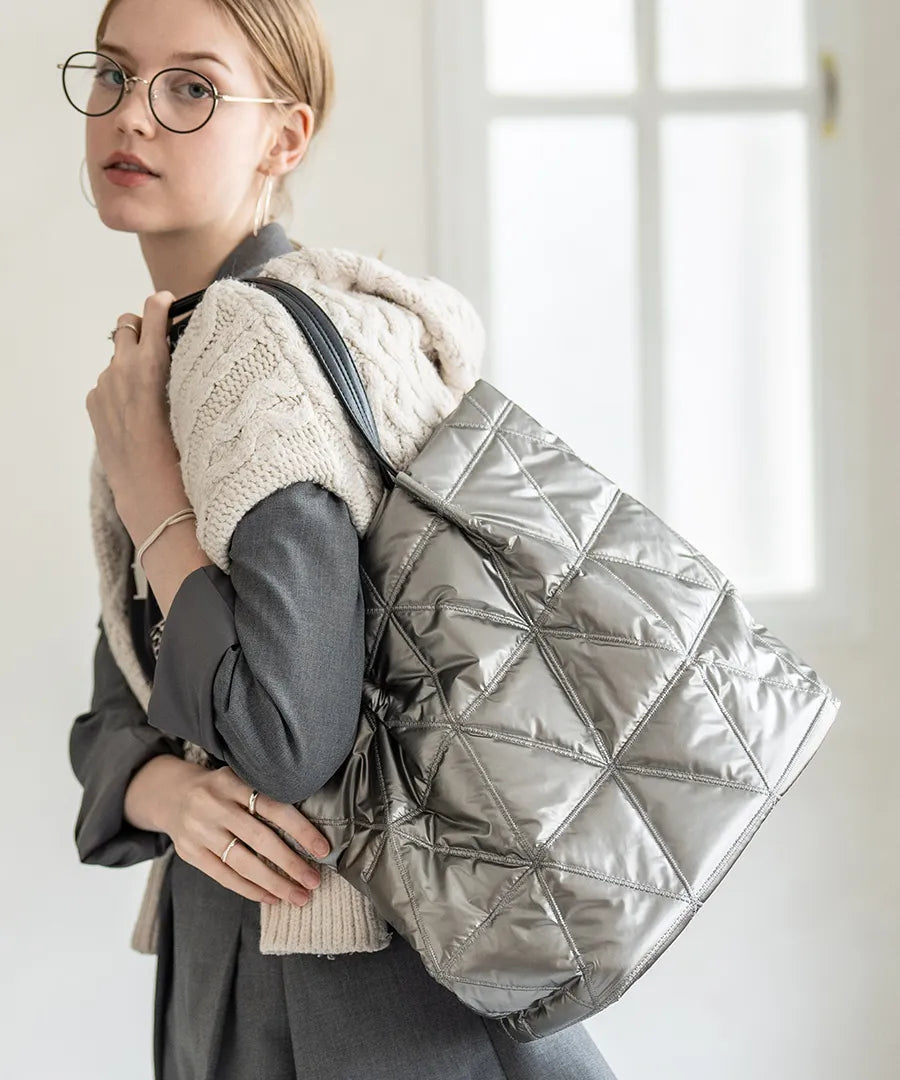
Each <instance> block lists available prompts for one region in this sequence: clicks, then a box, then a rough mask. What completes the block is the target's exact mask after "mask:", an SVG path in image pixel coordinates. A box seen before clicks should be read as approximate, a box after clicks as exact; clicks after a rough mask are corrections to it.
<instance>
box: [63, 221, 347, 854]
mask: <svg viewBox="0 0 900 1080" xmlns="http://www.w3.org/2000/svg"><path fill="white" fill-rule="evenodd" d="M290 249H291V246H290V241H289V240H288V238H287V237H286V235H285V234H284V231H283V229H282V227H281V225H280V224H278V223H277V222H273V223H271V224H270V225H267V226H266V227H265V228H264V229H262V230H261V231H260V234H259V236H258V237H253V236H249V237H247V238H246V239H245V240H243V241H242V242H241V244H239V245H238V246H237V247H236V248H235V250H234V251H233V252H232V253H231V254H230V255H229V257H228V259H226V261H225V262H224V263H223V264H222V267H220V269H219V272H218V273H217V275H216V278H219V277H221V276H224V275H225V273H228V275H229V276H248V275H251V274H253V273H255V272H256V270H257V269H258V268H259V265H261V263H262V262H264V261H266V260H267V259H268V258H271V257H272V256H273V255H275V254H279V253H281V251H283V250H290ZM260 256H262V257H260ZM229 554H230V557H231V560H232V565H231V574H230V575H229V574H226V573H224V571H222V570H220V569H219V567H217V566H215V565H212V564H211V565H207V566H202V567H199V568H198V569H196V570H194V571H192V572H191V573H190V574H188V575H187V577H186V578H185V579H184V581H183V582H182V584H181V585H180V587H179V589H178V592H177V593H176V595H175V597H174V600H173V601H172V605H171V607H170V610H169V613H168V616H167V618H166V623H165V632H164V633H163V636H162V642H161V644H160V650H159V657H158V660H157V662H156V666H155V671H154V672H153V693H152V695H151V698H150V704H149V708H148V711H147V715H146V716H145V715H144V710H143V709H142V708H141V706H140V704H139V703H138V701H137V699H136V698H135V696H134V694H133V693H132V691H131V688H130V687H129V686H128V684H127V682H126V681H125V678H124V676H123V675H122V673H121V671H120V670H119V668H118V665H117V664H116V662H115V660H114V659H113V656H112V653H111V651H110V648H109V643H108V641H107V639H106V635H105V632H104V630H103V625H102V623H101V622H98V628H99V631H100V634H99V638H98V640H97V644H96V647H95V651H94V684H93V691H92V696H91V703H90V709H89V710H87V711H86V712H83V713H81V714H79V715H78V716H77V717H76V718H75V720H74V723H73V724H72V727H71V731H70V736H69V760H70V762H71V765H72V769H73V771H74V773H75V775H76V777H77V778H78V781H79V783H80V784H81V785H82V788H83V797H82V801H81V806H80V808H79V812H78V817H77V820H76V823H75V844H76V847H77V850H78V855H79V859H80V861H81V862H84V863H100V864H102V865H105V866H130V865H132V864H134V863H137V862H140V861H142V860H146V859H152V858H154V857H156V856H157V855H161V854H162V853H163V852H164V850H165V849H166V847H167V846H168V844H169V838H168V837H167V836H166V835H165V834H163V833H156V832H151V831H148V830H144V829H136V828H134V827H133V826H131V825H130V824H128V822H126V821H125V820H124V817H123V803H124V798H125V791H126V789H127V787H128V784H129V783H130V781H131V779H132V777H133V776H134V774H135V773H136V772H137V771H138V769H140V768H141V766H142V765H144V764H145V763H146V762H147V761H148V760H149V759H150V758H152V757H154V756H156V755H157V754H176V755H178V756H183V747H182V745H181V743H180V741H179V740H180V739H181V738H184V739H190V740H191V741H192V742H195V743H198V744H199V745H200V746H202V747H203V748H204V749H205V750H207V751H208V752H209V753H210V754H212V755H213V756H214V757H215V758H217V759H219V761H220V762H221V763H223V764H227V765H230V766H231V768H232V769H233V770H234V771H235V772H236V773H237V774H238V775H239V776H240V777H241V778H242V779H244V780H245V781H246V782H247V783H248V784H249V785H250V786H252V787H255V788H258V789H259V790H260V791H261V792H263V793H264V794H267V795H270V796H272V797H273V798H275V799H278V800H280V801H282V802H290V803H299V802H301V801H302V800H303V799H305V798H306V797H307V796H309V795H311V794H312V793H313V792H315V791H318V790H319V788H321V787H322V785H323V784H325V783H326V782H327V781H328V780H329V779H330V777H331V776H332V775H333V774H334V773H335V772H336V771H337V769H338V768H339V767H340V765H341V764H342V763H343V761H344V760H345V758H346V757H347V754H348V753H349V752H350V749H351V747H352V745H353V740H354V737H355V734H356V729H357V725H358V721H359V708H360V701H361V697H362V675H363V666H364V662H365V650H364V633H365V623H364V619H365V615H364V600H363V593H362V585H361V582H360V575H359V538H358V536H357V533H356V530H355V528H354V526H353V523H352V521H351V519H350V515H349V511H348V509H347V506H346V504H345V503H344V502H343V501H342V500H341V499H340V498H339V497H338V496H337V495H335V494H333V493H332V492H330V491H328V490H327V489H325V488H323V487H321V486H320V485H318V484H315V483H313V482H311V481H300V482H298V483H294V484H290V485H288V486H287V487H285V488H282V489H281V490H279V491H276V492H274V493H273V494H271V495H269V496H267V497H266V498H265V499H263V500H261V501H260V502H259V503H257V504H256V505H255V506H254V507H253V508H252V509H251V510H250V511H249V512H248V513H247V514H245V515H244V517H243V518H242V519H241V520H240V521H239V522H238V524H237V526H236V528H235V530H234V534H233V536H232V539H231V545H230V549H229ZM129 592H131V590H129ZM132 622H133V625H140V622H141V620H140V618H136V619H133V620H132ZM137 644H141V645H143V646H144V648H143V652H144V653H145V654H146V652H147V649H148V646H147V644H146V643H145V642H139V643H136V646H137ZM140 652H141V650H139V655H140Z"/></svg>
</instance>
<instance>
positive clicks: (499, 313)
mask: <svg viewBox="0 0 900 1080" xmlns="http://www.w3.org/2000/svg"><path fill="white" fill-rule="evenodd" d="M635 153H636V147H635V131H634V127H633V124H632V122H631V121H630V120H627V119H625V118H622V117H610V118H594V117H567V118H560V119H557V118H533V117H507V118H496V119H494V120H493V121H492V123H491V125H490V128H489V170H490V172H489V179H490V190H489V198H490V206H489V214H490V217H489V220H490V230H491V232H490V259H491V269H490V274H491V291H492V298H491V330H492V342H491V347H490V349H489V353H488V364H487V367H486V370H485V378H487V379H488V381H489V382H493V383H494V384H495V385H496V386H497V387H498V389H500V390H502V391H503V392H504V393H506V394H509V396H510V397H512V398H513V399H514V400H515V401H517V402H518V403H519V404H521V406H522V407H523V408H524V409H525V410H526V411H528V412H529V413H531V415H532V416H534V417H535V419H536V420H538V421H539V422H540V423H542V424H544V425H545V426H546V427H548V428H549V429H550V430H551V431H553V432H554V433H555V434H557V435H559V437H560V438H561V439H563V440H564V441H565V442H567V443H568V444H569V445H570V446H571V447H572V449H573V450H575V452H576V453H578V454H580V455H581V456H582V457H583V458H584V459H585V460H586V461H588V462H589V463H590V464H592V465H593V466H594V467H595V468H597V469H599V470H600V472H602V473H604V474H605V475H607V476H609V477H610V478H611V479H613V480H615V481H616V482H617V483H619V484H621V485H622V486H623V487H625V488H626V489H628V490H630V491H633V492H635V494H636V493H637V488H638V487H639V482H640V476H639V472H638V469H639V465H640V458H639V452H638V443H639V434H638V431H639V426H638V415H637V410H638V397H637V386H636V379H635V375H636V352H637V322H636V312H635V298H636V292H637V290H636V273H637V270H636V261H635V260H636V251H637V243H636V237H635V199H636V191H637V181H636V176H635V171H636V160H635Z"/></svg>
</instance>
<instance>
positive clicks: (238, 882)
mask: <svg viewBox="0 0 900 1080" xmlns="http://www.w3.org/2000/svg"><path fill="white" fill-rule="evenodd" d="M239 846H240V845H239V844H235V845H234V847H233V848H232V849H231V851H229V853H228V859H229V862H230V861H231V856H232V855H233V854H234V848H236V847H239ZM222 850H223V851H224V850H225V845H224V844H223V845H222ZM191 865H192V866H196V867H197V869H198V870H202V871H203V873H204V874H206V876H207V877H210V878H212V879H213V881H217V882H218V883H219V884H220V885H222V886H224V887H225V888H226V889H231V891H232V892H236V893H238V894H239V895H240V896H244V897H246V898H247V899H248V900H262V901H266V902H267V903H270V904H272V903H275V902H276V901H277V900H279V899H280V897H279V896H277V895H276V894H275V893H271V892H269V890H268V889H264V888H262V887H261V886H260V885H257V884H255V883H254V882H252V881H249V880H248V879H247V878H245V877H244V876H243V875H242V874H239V873H238V872H237V870H233V869H232V868H231V867H230V866H229V865H228V863H223V862H222V860H221V858H220V857H219V856H218V855H217V854H216V853H215V852H213V851H210V850H209V848H206V847H205V848H203V849H202V850H201V851H200V852H199V854H198V855H197V857H196V861H194V860H191Z"/></svg>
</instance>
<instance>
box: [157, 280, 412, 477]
mask: <svg viewBox="0 0 900 1080" xmlns="http://www.w3.org/2000/svg"><path fill="white" fill-rule="evenodd" d="M239 280H240V281H246V282H247V283H248V284H251V285H255V286H257V287H258V288H260V289H263V290H264V291H265V292H267V293H268V294H269V295H270V296H272V297H274V299H276V300H278V301H279V302H280V303H281V304H282V305H283V307H284V308H285V309H286V310H287V312H288V314H289V315H290V316H291V317H292V318H293V320H294V322H295V323H296V324H297V326H298V328H299V329H300V331H301V333H302V334H303V336H304V337H305V338H306V340H307V341H308V342H309V347H310V348H311V349H312V351H313V355H314V356H315V357H316V358H317V359H318V361H319V363H320V364H321V366H322V369H323V370H324V372H325V375H326V376H327V378H328V381H329V382H330V383H331V386H332V389H333V390H334V392H335V394H336V395H337V398H338V401H340V403H341V404H342V405H343V407H344V410H345V411H346V413H347V415H348V416H349V417H350V420H351V422H352V423H353V424H354V426H355V427H356V430H357V431H358V432H359V433H360V435H361V436H362V437H363V439H364V440H365V442H366V443H367V445H368V447H369V449H370V450H371V451H372V453H373V454H374V455H375V459H376V461H377V463H378V467H379V469H380V470H381V476H382V479H383V481H384V483H385V484H386V485H388V486H389V487H393V486H394V484H395V482H396V478H397V470H396V469H395V468H394V466H393V465H392V464H391V463H390V461H389V460H388V458H387V457H385V454H384V451H383V450H382V449H381V440H380V438H379V437H378V429H377V427H376V426H375V418H374V416H373V415H372V407H371V405H370V404H369V398H368V395H367V394H366V390H365V387H364V386H363V382H362V379H361V378H360V377H359V371H358V370H357V367H356V364H355V363H354V362H353V357H352V356H351V355H350V352H349V350H348V349H347V344H346V342H345V341H344V339H343V338H342V337H341V335H340V333H339V331H338V328H337V327H336V326H335V325H334V323H333V322H332V321H331V319H330V318H329V317H328V315H327V313H326V312H325V311H323V310H322V308H321V307H320V306H319V305H318V304H317V303H316V302H315V300H313V298H312V297H311V296H310V295H309V294H308V293H305V292H304V291H303V290H302V289H298V288H297V286H296V285H291V284H290V283H289V282H287V281H279V280H278V279H277V278H267V277H245V278H239ZM205 292H206V289H198V290H197V292H192V293H188V294H187V296H182V297H179V299H177V300H175V301H174V302H173V303H172V304H171V306H170V307H169V318H170V319H173V318H176V317H177V316H179V315H183V314H184V313H185V312H186V311H193V309H194V308H195V307H196V306H197V304H199V302H200V301H201V300H202V299H203V294H204V293H205ZM179 325H180V324H179Z"/></svg>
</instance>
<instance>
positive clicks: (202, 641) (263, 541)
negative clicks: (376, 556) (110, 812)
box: [147, 481, 365, 803]
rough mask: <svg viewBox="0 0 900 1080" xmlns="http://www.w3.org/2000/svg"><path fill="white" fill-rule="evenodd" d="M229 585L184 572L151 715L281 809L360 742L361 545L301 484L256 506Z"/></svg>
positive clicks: (211, 570) (339, 508)
mask: <svg viewBox="0 0 900 1080" xmlns="http://www.w3.org/2000/svg"><path fill="white" fill-rule="evenodd" d="M229 561H230V574H228V573H225V572H224V571H223V570H221V569H220V568H219V567H218V566H216V565H214V564H213V565H207V566H202V567H199V568H198V569H197V570H194V571H192V572H191V573H190V574H188V576H187V577H186V578H185V580H184V581H183V582H182V584H181V586H180V587H179V589H178V591H177V593H176V594H175V597H174V599H173V601H172V604H171V606H170V608H169V612H168V615H167V617H166V622H165V629H164V631H163V635H162V641H161V643H160V649H159V656H158V659H157V664H156V671H155V675H154V682H153V692H152V694H151V696H150V702H149V706H148V714H147V717H148V721H149V723H150V724H151V725H153V726H154V727H155V728H158V729H159V730H160V731H163V732H166V733H169V734H173V735H178V736H181V737H183V738H186V739H189V740H191V741H192V742H195V743H197V744H199V745H200V746H202V747H203V748H204V749H205V750H207V751H208V752H209V753H210V754H212V755H214V756H215V757H218V758H219V759H221V760H222V761H224V762H226V763H227V764H228V765H230V766H231V767H232V769H233V770H234V771H235V772H236V773H237V774H238V775H239V776H240V777H241V778H242V779H244V780H245V781H246V782H247V783H248V784H250V785H251V786H252V787H255V788H258V789H259V790H260V791H262V792H264V793H265V794H267V795H270V796H271V797H273V798H275V799H278V800H279V801H281V802H289V803H299V802H302V800H303V799H305V798H306V797H307V796H308V795H311V794H312V793H314V792H315V791H318V790H319V789H320V788H321V787H322V786H323V785H324V784H325V783H326V782H327V781H328V780H329V779H330V777H331V776H332V775H333V774H334V773H335V772H336V770H337V769H338V767H339V766H340V765H341V764H342V762H343V761H344V760H345V758H346V757H347V755H348V754H349V752H350V750H351V748H352V745H353V741H354V739H355V736H356V731H357V726H358V721H359V710H360V704H361V700H362V678H363V666H364V659H365V655H364V600H363V594H362V585H361V581H360V574H359V539H358V535H357V532H356V530H355V529H354V526H353V524H352V522H351V520H350V517H349V514H348V511H347V507H346V504H345V503H344V502H343V500H342V499H340V498H339V497H338V496H337V495H335V494H334V493H332V492H331V491H329V490H328V489H327V488H324V487H322V486H321V485H319V484H316V483H314V482H311V481H298V482H296V483H293V484H289V485H288V486H286V487H284V488H281V489H279V490H277V491H275V492H273V493H272V494H271V495H268V496H266V497H265V498H264V499H262V500H261V501H260V502H258V503H256V504H255V505H254V506H253V507H251V509H250V510H249V511H248V512H247V513H246V514H245V515H244V516H243V517H242V518H241V520H240V521H239V522H238V524H237V526H236V528H235V530H234V533H233V536H232V539H231V543H230V550H229Z"/></svg>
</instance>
